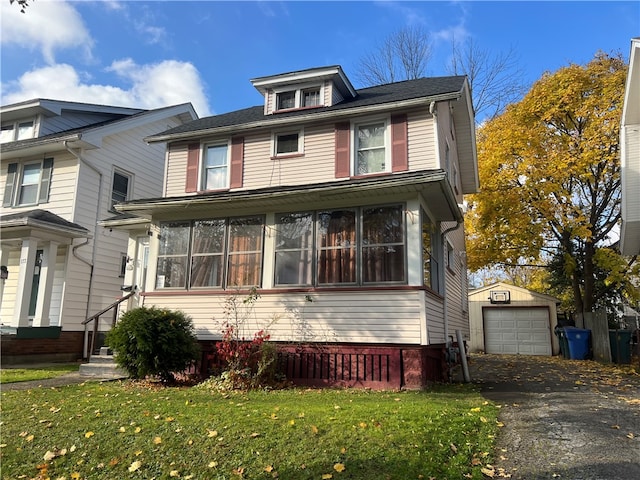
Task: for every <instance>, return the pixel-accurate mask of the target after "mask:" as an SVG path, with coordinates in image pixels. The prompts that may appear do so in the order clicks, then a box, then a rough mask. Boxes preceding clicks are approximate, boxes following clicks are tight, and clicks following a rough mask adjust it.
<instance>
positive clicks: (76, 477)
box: [71, 472, 80, 480]
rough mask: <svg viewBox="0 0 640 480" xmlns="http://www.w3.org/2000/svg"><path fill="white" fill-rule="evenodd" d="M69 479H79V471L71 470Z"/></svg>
mask: <svg viewBox="0 0 640 480" xmlns="http://www.w3.org/2000/svg"><path fill="white" fill-rule="evenodd" d="M71 480H80V473H79V472H73V473H72V474H71Z"/></svg>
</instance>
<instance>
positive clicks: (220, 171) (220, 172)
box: [202, 143, 229, 190]
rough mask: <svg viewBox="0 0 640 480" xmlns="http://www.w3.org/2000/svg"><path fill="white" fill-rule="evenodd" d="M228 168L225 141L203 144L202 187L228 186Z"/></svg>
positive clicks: (227, 152) (205, 188) (213, 188)
mask: <svg viewBox="0 0 640 480" xmlns="http://www.w3.org/2000/svg"><path fill="white" fill-rule="evenodd" d="M228 170H229V146H228V145H227V144H226V143H225V144H222V145H220V144H218V145H207V146H205V149H204V161H203V162H202V189H203V190H217V189H220V188H228V186H229V181H228Z"/></svg>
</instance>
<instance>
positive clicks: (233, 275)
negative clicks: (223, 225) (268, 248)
mask: <svg viewBox="0 0 640 480" xmlns="http://www.w3.org/2000/svg"><path fill="white" fill-rule="evenodd" d="M263 223H264V222H263V220H262V218H261V217H249V218H232V219H231V220H230V222H229V249H228V250H229V253H228V267H227V286H228V287H249V286H250V287H256V286H259V285H260V284H261V282H260V280H261V278H262V237H263V230H264V229H263Z"/></svg>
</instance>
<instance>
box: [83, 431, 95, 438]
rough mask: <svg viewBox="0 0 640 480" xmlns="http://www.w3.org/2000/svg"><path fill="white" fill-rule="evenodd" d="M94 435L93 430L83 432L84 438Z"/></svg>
mask: <svg viewBox="0 0 640 480" xmlns="http://www.w3.org/2000/svg"><path fill="white" fill-rule="evenodd" d="M94 435H95V433H93V432H87V433H85V434H84V438H91V437H93V436H94Z"/></svg>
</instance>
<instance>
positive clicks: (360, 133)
mask: <svg viewBox="0 0 640 480" xmlns="http://www.w3.org/2000/svg"><path fill="white" fill-rule="evenodd" d="M385 132H386V124H385V122H376V123H371V124H366V125H357V126H356V155H355V162H356V164H355V166H354V174H355V175H366V174H369V173H380V172H386V171H387V170H388V168H387V167H388V165H387V162H386V148H385Z"/></svg>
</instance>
